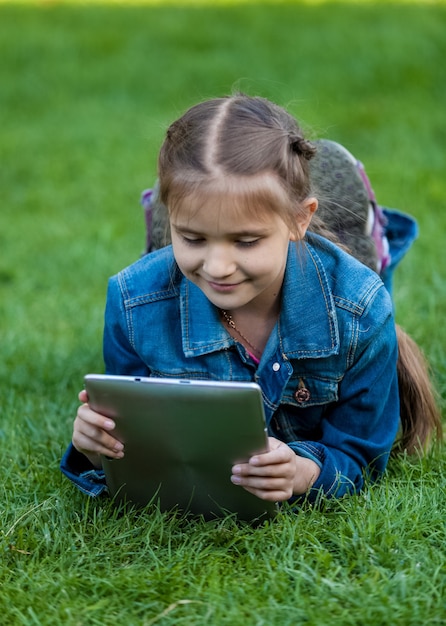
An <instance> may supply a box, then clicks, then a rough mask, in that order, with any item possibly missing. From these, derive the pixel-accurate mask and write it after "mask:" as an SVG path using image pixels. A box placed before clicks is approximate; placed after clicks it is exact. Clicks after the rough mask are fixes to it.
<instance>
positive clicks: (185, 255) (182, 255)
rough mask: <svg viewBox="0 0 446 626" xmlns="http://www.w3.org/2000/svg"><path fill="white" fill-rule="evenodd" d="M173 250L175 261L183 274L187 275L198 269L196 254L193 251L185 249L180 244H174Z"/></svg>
mask: <svg viewBox="0 0 446 626" xmlns="http://www.w3.org/2000/svg"><path fill="white" fill-rule="evenodd" d="M172 248H173V255H174V257H175V261H176V262H177V265H178V267H179V268H180V270H181V271H182V272H183V274H187V273H189V272H191V271H192V270H193V269H195V268H196V264H197V260H196V258H195V257H196V254H194V253H193V250H192V249H190V248H189V247H188V248H186V249H185V246H184V245H182V244H178V243H176V244H174V243H173V242H172Z"/></svg>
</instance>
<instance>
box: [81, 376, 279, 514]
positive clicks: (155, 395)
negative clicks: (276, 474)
mask: <svg viewBox="0 0 446 626" xmlns="http://www.w3.org/2000/svg"><path fill="white" fill-rule="evenodd" d="M85 388H86V390H87V392H88V397H89V404H90V406H91V408H92V409H93V410H95V411H97V412H99V413H102V414H103V415H107V416H108V417H111V418H112V419H113V420H114V421H115V423H116V428H115V430H114V431H113V434H114V435H115V436H116V438H117V439H119V440H120V441H122V442H123V444H124V446H125V448H124V458H123V459H117V460H116V459H110V458H108V457H103V460H102V461H103V468H104V472H105V476H106V481H107V485H108V488H109V491H110V493H111V495H112V496H114V498H115V499H116V500H117V501H121V500H126V501H130V502H133V503H135V504H137V505H142V506H144V505H146V504H148V503H149V502H152V503H156V504H157V505H158V506H159V507H160V509H161V510H163V511H167V510H172V509H174V508H178V509H180V510H182V511H188V512H191V513H195V514H200V515H203V516H204V517H205V518H206V519H210V518H212V517H221V516H224V515H226V514H228V513H234V514H236V516H237V517H239V518H240V519H245V520H254V519H258V518H262V517H270V516H271V515H273V514H274V513H275V511H276V505H275V504H274V503H271V502H266V501H264V500H261V499H260V498H257V497H256V496H254V495H252V494H250V493H249V492H247V491H246V490H245V489H243V487H240V486H237V485H234V484H232V482H231V480H230V477H231V467H232V465H234V463H237V462H246V461H247V460H248V459H249V458H250V457H251V456H252V455H253V454H257V453H262V452H265V451H266V450H267V449H268V440H267V431H266V424H265V417H264V412H263V403H262V394H261V390H260V387H259V386H258V385H257V384H256V383H252V382H223V381H218V382H216V381H208V380H189V379H187V380H186V379H170V378H169V379H166V378H143V377H132V376H110V375H101V374H88V375H87V376H86V377H85Z"/></svg>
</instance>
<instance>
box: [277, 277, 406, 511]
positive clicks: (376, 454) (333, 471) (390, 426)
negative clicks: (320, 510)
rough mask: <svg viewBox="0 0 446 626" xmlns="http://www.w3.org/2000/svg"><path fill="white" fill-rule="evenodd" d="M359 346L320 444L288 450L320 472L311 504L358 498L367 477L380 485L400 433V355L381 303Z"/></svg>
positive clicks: (365, 322) (367, 319)
mask: <svg viewBox="0 0 446 626" xmlns="http://www.w3.org/2000/svg"><path fill="white" fill-rule="evenodd" d="M383 291H384V290H383V289H381V290H380V292H383ZM378 300H380V298H378ZM381 302H382V303H383V302H384V304H385V300H384V301H381ZM377 308H378V314H377V312H376V309H377ZM380 308H381V309H382V310H379V309H380ZM354 343H355V344H356V348H355V351H354V354H353V355H352V359H351V361H352V362H351V365H350V367H349V368H348V370H347V371H346V373H345V376H344V378H343V380H342V381H341V383H340V386H339V401H338V402H337V403H336V404H335V406H334V407H333V408H332V409H331V410H330V411H329V412H328V414H327V415H326V416H325V418H324V419H323V421H322V436H321V438H320V439H319V440H318V441H295V442H291V443H289V444H288V445H290V447H291V448H292V449H293V450H294V451H295V452H296V454H298V455H300V456H303V457H306V458H309V459H312V460H313V461H315V462H316V463H317V464H318V465H319V467H320V468H321V473H320V475H319V477H318V479H317V480H316V482H315V483H314V485H313V488H312V489H311V491H310V493H309V494H307V497H309V499H310V500H315V499H316V498H317V496H318V493H321V492H322V493H323V494H325V495H327V496H335V497H341V496H343V495H345V494H347V493H353V492H357V491H359V490H360V489H361V488H362V487H363V484H364V480H365V478H366V476H367V477H368V478H369V479H370V480H372V481H373V480H375V479H376V478H377V477H378V476H379V475H380V474H382V472H384V470H385V468H386V466H387V462H388V459H389V454H390V451H391V449H392V446H393V443H394V440H395V437H396V434H397V431H398V428H399V395H398V378H397V370H396V360H397V352H398V349H397V339H396V333H395V323H394V319H393V315H392V313H391V311H390V309H389V306H382V307H380V306H379V303H378V302H376V303H375V305H374V306H373V307H372V309H371V310H370V311H369V312H368V313H367V312H366V313H365V314H364V316H363V317H362V318H361V319H360V320H359V322H358V325H357V329H356V336H355V341H354Z"/></svg>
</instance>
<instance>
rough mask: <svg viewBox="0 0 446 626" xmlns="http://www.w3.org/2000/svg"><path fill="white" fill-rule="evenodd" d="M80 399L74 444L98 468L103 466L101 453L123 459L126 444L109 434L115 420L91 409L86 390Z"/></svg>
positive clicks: (74, 427) (74, 430)
mask: <svg viewBox="0 0 446 626" xmlns="http://www.w3.org/2000/svg"><path fill="white" fill-rule="evenodd" d="M79 400H80V402H82V403H83V404H82V405H81V406H80V407H79V409H78V411H77V416H76V419H75V420H74V425H73V439H72V441H73V446H74V447H75V448H76V450H78V451H79V452H81V453H82V454H84V455H85V456H86V457H87V459H88V460H89V461H90V463H92V464H93V465H94V466H95V467H96V468H100V467H101V458H100V455H101V454H104V455H105V456H109V457H111V458H113V459H121V458H122V457H123V456H124V452H123V450H124V446H123V445H122V443H121V442H120V441H118V440H117V439H115V437H113V436H112V435H110V434H109V433H110V431H111V430H113V429H114V427H115V423H114V421H113V420H111V419H110V418H108V417H105V416H104V415H101V414H100V413H96V412H95V411H92V409H90V407H89V406H88V396H87V392H86V391H85V390H84V391H81V392H80V393H79Z"/></svg>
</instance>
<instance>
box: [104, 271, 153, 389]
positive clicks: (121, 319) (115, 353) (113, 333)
mask: <svg viewBox="0 0 446 626" xmlns="http://www.w3.org/2000/svg"><path fill="white" fill-rule="evenodd" d="M125 297H126V284H125V280H124V277H123V274H122V273H121V274H118V275H117V276H114V277H112V278H110V280H109V283H108V291H107V304H106V307H105V323H104V339H103V354H104V362H105V371H106V373H107V374H117V375H120V376H149V374H150V371H149V369H148V367H147V366H146V365H145V363H144V362H143V361H142V359H141V357H140V356H139V355H138V354H137V352H136V351H135V349H134V347H133V343H132V340H133V327H132V320H131V311H128V310H126V309H125V306H124V300H125Z"/></svg>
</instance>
